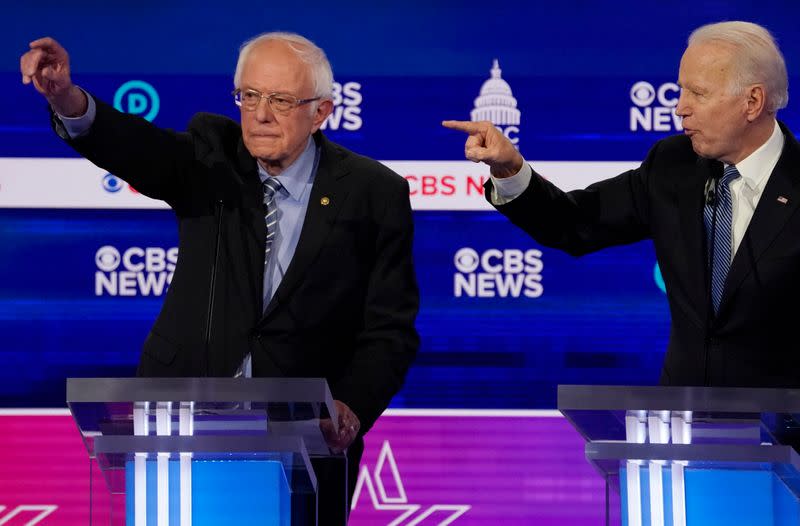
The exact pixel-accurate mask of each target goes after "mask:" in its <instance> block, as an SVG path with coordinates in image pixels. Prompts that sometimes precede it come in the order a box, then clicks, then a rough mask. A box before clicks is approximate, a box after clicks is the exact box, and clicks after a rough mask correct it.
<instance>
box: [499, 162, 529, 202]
mask: <svg viewBox="0 0 800 526" xmlns="http://www.w3.org/2000/svg"><path fill="white" fill-rule="evenodd" d="M532 177H533V170H532V169H531V166H530V165H529V164H528V163H527V162H525V160H523V161H522V168H520V169H519V172H517V173H516V174H515V175H512V176H511V177H504V178H502V179H498V178H497V177H495V176H493V175H492V176H491V178H492V204H495V205H504V204H506V203H510V202H511V201H513V200H514V199H516V198H517V197H519V196H520V195H522V192H524V191H525V190H527V188H528V185H529V184H531V178H532Z"/></svg>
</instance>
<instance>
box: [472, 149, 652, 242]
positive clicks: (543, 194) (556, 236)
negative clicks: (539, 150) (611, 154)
mask: <svg viewBox="0 0 800 526" xmlns="http://www.w3.org/2000/svg"><path fill="white" fill-rule="evenodd" d="M658 148H659V145H658V144H656V146H654V147H653V149H652V150H651V151H650V153H649V154H648V156H647V159H646V160H645V161H644V162H643V163H642V165H641V166H640V167H639V168H637V169H635V170H630V171H628V172H625V173H623V174H620V175H618V176H617V177H614V178H611V179H606V180H604V181H600V182H598V183H595V184H593V185H591V186H589V187H588V188H586V189H585V190H575V191H572V192H562V191H561V190H559V189H558V188H557V187H556V186H555V185H553V184H552V183H550V182H549V181H547V180H546V179H544V178H543V177H542V176H540V175H539V174H537V173H536V172H535V171H534V173H533V177H532V178H531V182H530V184H529V186H528V188H527V189H526V190H525V191H524V192H523V193H522V195H520V196H519V197H517V198H516V199H514V200H513V201H510V202H508V203H506V204H502V205H493V206H495V208H496V209H497V210H498V211H499V212H500V213H502V214H503V215H505V216H506V217H508V218H509V219H510V220H511V222H512V223H514V224H515V225H517V226H519V227H520V228H522V229H523V230H524V231H525V232H527V233H528V235H530V236H531V237H532V238H533V239H535V240H536V241H538V242H539V243H541V244H542V245H545V246H548V247H552V248H558V249H561V250H564V251H566V252H568V253H569V254H572V255H575V256H580V255H583V254H586V253H589V252H594V251H596V250H600V249H602V248H605V247H609V246H613V245H624V244H628V243H634V242H636V241H640V240H642V239H645V238H647V237H649V236H650V234H651V230H650V205H649V193H650V183H651V181H650V179H651V177H652V172H653V170H654V167H655V165H656V164H657V161H656V158H657V156H658ZM485 190H486V198H487V200H489V202H490V203H492V200H491V194H492V182H491V180H489V181H488V182H487V183H486V187H485Z"/></svg>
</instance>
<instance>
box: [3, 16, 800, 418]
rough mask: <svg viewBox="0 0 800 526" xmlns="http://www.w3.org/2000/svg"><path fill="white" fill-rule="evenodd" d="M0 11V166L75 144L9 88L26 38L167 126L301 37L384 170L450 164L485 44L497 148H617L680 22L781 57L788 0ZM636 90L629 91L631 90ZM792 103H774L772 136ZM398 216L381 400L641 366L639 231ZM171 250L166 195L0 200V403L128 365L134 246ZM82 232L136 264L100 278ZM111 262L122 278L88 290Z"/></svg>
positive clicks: (658, 105)
mask: <svg viewBox="0 0 800 526" xmlns="http://www.w3.org/2000/svg"><path fill="white" fill-rule="evenodd" d="M14 4H15V3H14V2H5V3H3V5H2V6H0V16H2V18H3V20H4V21H5V24H4V30H3V31H2V32H0V156H1V157H46V158H53V157H55V158H61V157H74V156H75V154H74V152H72V151H71V150H69V149H68V148H67V147H66V146H64V144H63V143H61V142H60V141H59V140H58V138H57V137H56V136H55V135H54V134H53V133H52V131H51V130H50V127H49V124H48V117H47V112H46V107H45V103H44V102H43V100H42V99H41V97H39V95H38V94H36V93H35V92H34V90H33V89H32V88H31V87H30V86H22V84H21V83H20V75H19V71H18V63H19V56H20V55H21V54H22V53H23V52H24V51H25V50H26V49H27V43H28V42H29V41H31V40H33V39H34V38H37V37H39V36H43V35H52V36H54V37H55V38H56V39H58V40H59V41H60V42H61V43H62V44H63V45H64V46H65V47H66V48H67V49H68V50H69V51H70V53H71V56H72V63H73V65H72V71H73V78H74V80H75V82H76V83H78V84H80V85H81V86H83V87H85V88H86V89H88V90H89V91H91V92H92V93H93V94H95V95H96V96H98V97H99V98H101V99H104V100H106V101H109V102H112V101H113V100H114V98H115V97H118V98H119V99H120V103H119V104H120V107H121V108H122V109H123V110H126V111H131V112H141V113H147V112H150V111H151V110H153V107H154V98H153V96H152V93H150V92H149V91H147V90H139V91H137V90H136V89H133V90H129V91H126V92H125V93H122V91H125V90H124V88H123V86H125V84H126V83H127V82H129V81H131V80H140V81H144V82H146V83H147V84H148V85H150V86H152V87H153V90H154V91H155V92H156V93H157V97H158V111H157V113H155V115H154V117H153V119H154V122H155V123H156V124H158V125H160V126H163V127H169V128H175V129H182V128H184V127H185V125H186V123H187V122H188V120H189V119H190V117H191V115H192V114H193V113H194V112H196V111H212V112H218V113H223V114H227V115H230V116H231V117H233V118H236V116H237V111H238V110H237V109H236V107H235V106H234V105H233V103H232V99H231V97H230V91H231V89H232V70H233V68H234V66H235V59H236V52H237V49H238V46H239V45H240V44H241V42H242V41H244V40H246V39H247V38H248V37H250V36H253V35H255V34H257V33H260V32H263V31H267V30H292V31H297V32H300V33H303V34H304V35H306V36H308V37H309V38H311V39H312V40H314V41H316V42H317V43H318V44H319V45H320V46H321V47H323V48H324V49H326V51H327V53H328V55H329V57H330V59H331V62H332V64H333V67H334V72H335V77H336V80H337V81H338V82H339V84H340V87H341V88H342V91H341V94H340V95H341V96H340V97H339V100H338V102H339V104H338V106H337V110H338V113H337V121H331V122H329V126H328V129H327V133H328V135H329V137H331V138H332V139H333V140H335V141H337V142H340V143H342V144H343V145H345V146H346V147H349V148H351V149H354V150H356V151H358V152H360V153H363V154H366V155H369V156H371V157H374V158H377V159H380V160H387V161H397V160H412V161H437V160H460V159H461V155H462V152H463V137H462V136H461V135H459V134H457V133H454V132H450V131H448V130H444V129H442V128H441V127H440V125H439V123H440V121H441V120H442V119H446V118H458V119H469V115H470V111H471V110H472V109H473V108H474V99H475V97H477V96H478V94H479V90H480V87H481V85H482V84H483V82H484V81H485V80H486V79H487V78H488V77H489V69H490V67H491V65H492V61H493V60H494V59H498V60H499V63H500V67H501V68H502V76H503V78H504V79H505V80H506V81H507V82H508V84H509V85H510V87H511V89H512V90H513V96H514V97H515V98H516V100H517V103H518V106H517V107H518V109H519V110H520V112H521V115H522V120H521V123H520V125H519V127H518V128H519V129H518V130H517V131H515V135H516V137H518V138H519V148H520V150H521V151H522V153H523V154H524V155H525V156H526V157H527V158H529V159H533V160H539V161H545V160H550V161H575V160H581V161H636V160H640V159H642V158H643V157H644V155H645V154H646V152H647V149H648V148H649V147H650V146H651V145H652V144H653V143H654V142H655V141H656V140H658V139H659V138H661V137H664V136H666V135H669V134H671V133H675V132H677V131H679V130H678V129H677V128H676V127H675V125H674V123H672V121H671V120H670V116H669V114H668V112H669V110H670V105H671V104H673V103H674V97H675V96H676V93H674V92H671V91H670V84H669V83H671V82H674V81H675V78H676V75H677V66H678V61H679V59H680V55H681V53H682V51H683V48H684V45H685V40H686V37H687V36H688V34H689V32H690V31H691V30H692V29H693V28H695V27H697V26H699V25H701V24H704V23H707V22H712V21H718V20H723V19H747V20H752V21H756V22H759V23H762V24H764V25H765V26H767V27H768V28H769V29H770V30H772V31H773V33H774V34H775V35H776V36H777V38H778V40H779V42H780V44H781V46H782V49H783V52H784V54H785V57H786V62H787V66H788V68H789V71H790V75H791V73H792V72H794V73H798V72H800V62H799V61H800V34H799V33H798V32H797V30H796V21H797V20H798V19H800V4H798V3H797V2H789V1H786V2H764V1H760V2H750V1H739V2H734V3H731V2H723V1H711V0H708V1H693V2H669V3H666V2H652V3H648V2H632V1H628V0H623V1H618V2H614V3H613V6H612V5H609V4H604V5H602V6H600V5H595V3H593V2H585V1H567V2H561V3H558V4H557V5H556V3H553V2H499V3H498V2H494V3H487V2H440V3H436V2H434V3H433V5H431V4H430V3H428V2H426V3H422V2H403V3H396V4H394V5H392V4H387V5H382V6H376V5H374V4H373V3H369V4H367V3H364V5H361V3H359V2H338V3H335V4H331V3H327V2H326V3H323V2H306V3H304V4H303V5H299V4H296V3H294V4H290V5H287V6H286V7H265V6H262V5H259V4H258V3H246V2H245V3H242V2H238V3H231V2H212V1H201V2H197V1H193V2H188V1H187V2H184V1H166V2H146V1H145V2H116V3H114V5H113V6H108V5H104V4H103V3H99V2H90V1H85V0H84V1H73V2H69V3H68V5H66V4H64V3H63V2H55V1H43V2H38V3H36V4H35V5H31V6H28V5H22V3H21V2H20V3H19V5H14ZM796 79H797V77H796V76H791V78H790V87H791V86H793V85H794V83H795V82H796ZM639 82H646V83H647V85H648V86H650V88H646V89H645V92H643V93H642V92H636V93H632V88H633V86H634V85H636V84H637V83H639ZM648 89H651V90H652V92H651V93H649V92H648ZM659 91H661V95H662V96H661V97H659V96H658V94H657V93H658V92H659ZM651 98H653V100H652V101H651V100H650V99H651ZM799 107H800V106H797V105H792V104H791V103H790V106H789V108H788V109H787V110H785V111H784V112H782V113H781V115H780V117H781V119H782V120H784V121H786V122H787V123H788V124H789V126H790V127H793V128H794V129H798V128H799V127H800V115H798V111H800V110H798V109H797V108H799ZM656 114H660V115H663V116H664V119H663V120H662V121H656V122H660V123H661V124H660V125H658V124H654V121H650V120H648V119H651V118H653V117H652V116H653V115H656ZM632 115H635V116H639V117H638V120H637V119H634V122H632V117H631V116H632ZM653 128H657V129H660V130H661V131H657V130H653ZM16 177H24V174H17V175H16ZM98 184H99V182H98ZM3 190H4V188H0V197H2V192H3ZM41 191H42V192H47V191H48V189H47V188H46V187H45V188H42V190H41ZM415 223H416V241H415V258H416V264H417V272H418V276H419V282H420V288H421V293H422V308H421V312H420V316H419V320H418V329H419V331H420V334H421V336H422V348H421V352H420V355H419V358H418V360H417V362H416V364H415V366H414V367H413V369H412V371H411V372H410V374H409V377H408V381H407V384H406V387H405V388H404V390H403V391H402V393H401V394H400V395H399V396H398V397H397V398H396V399H395V401H394V405H395V406H398V407H454V408H458V407H487V408H506V407H509V408H550V407H554V404H555V385H556V384H558V383H600V384H613V383H620V384H640V383H654V382H656V381H657V379H658V374H659V370H660V364H661V360H662V358H663V352H664V349H665V346H666V339H667V335H668V328H669V313H668V310H667V305H666V299H665V297H664V293H663V291H662V290H661V289H660V288H659V283H658V280H657V274H656V273H655V272H654V270H655V257H654V253H653V249H652V246H651V244H650V243H640V244H636V245H632V246H627V247H619V248H615V249H610V250H606V251H603V252H601V253H597V254H594V255H590V256H586V257H583V258H579V259H575V258H572V257H570V256H567V255H564V254H561V253H559V252H557V251H553V250H550V249H545V248H542V247H540V246H538V245H537V244H536V243H535V242H534V241H532V240H530V239H529V238H527V236H525V235H524V234H523V233H522V232H520V231H519V230H517V229H516V228H515V227H513V226H511V225H510V224H509V223H508V222H507V221H506V220H505V219H504V218H502V217H501V216H499V215H498V214H496V213H493V212H484V211H462V212H455V211H419V210H418V211H416V212H415ZM176 242H177V236H176V233H175V228H174V219H173V217H172V214H171V212H169V211H166V210H103V209H83V210H77V209H68V208H59V209H26V208H14V207H10V206H6V207H5V208H2V209H0V255H2V258H1V259H0V261H2V263H1V264H0V331H1V332H2V338H1V339H0V363H2V367H0V405H2V406H61V405H63V403H64V378H66V377H68V376H116V375H129V374H132V373H133V371H134V368H135V364H136V362H137V360H138V354H139V349H140V346H141V342H142V341H143V339H144V337H145V335H146V333H147V330H148V329H149V326H150V324H151V323H152V321H153V319H154V318H155V316H156V314H157V312H158V309H159V308H160V304H161V300H162V293H163V290H162V285H163V284H164V283H165V282H166V280H167V279H168V273H169V271H168V269H167V268H164V269H162V268H161V267H160V266H159V265H158V261H160V260H159V258H160V257H162V256H164V257H166V254H167V253H168V252H169V250H170V249H171V248H173V247H174V246H175V245H176ZM102 247H111V248H105V249H103V250H105V252H106V253H107V252H108V251H109V250H111V251H112V252H113V251H116V252H117V253H119V254H123V255H124V254H126V252H127V251H131V250H132V252H129V256H130V259H131V261H134V262H145V261H147V259H146V256H145V255H144V254H146V253H149V254H150V255H151V256H152V258H151V260H150V263H152V264H151V265H149V266H148V265H147V264H145V265H144V268H143V269H139V268H138V267H137V269H135V270H132V269H130V268H124V265H122V266H121V267H119V268H114V269H113V270H104V268H103V267H102V265H101V264H100V263H98V259H97V257H98V252H101V253H102V252H103V250H101V248H102ZM148 249H150V250H149V252H148ZM495 251H497V252H495ZM159 254H161V255H159ZM484 257H485V259H486V260H487V262H489V263H490V264H488V265H485V264H482V262H481V259H482V258H484ZM476 258H477V259H476ZM520 258H522V260H524V261H525V262H526V263H527V264H526V265H523V268H519V267H518V266H517V265H516V262H518V261H519V260H520ZM496 265H499V266H500V267H502V270H499V271H498V270H497V267H496ZM124 272H131V273H132V274H131V276H132V277H130V280H132V281H130V283H128V282H126V283H128V285H130V287H128V288H125V286H123V287H122V289H120V288H119V287H117V289H115V290H111V287H110V286H109V285H108V283H110V280H111V279H112V278H111V277H110V276H111V274H112V273H118V274H117V277H116V278H113V279H118V280H125V279H127V278H125V277H121V274H119V273H124ZM134 274H135V275H134ZM103 284H105V285H103ZM480 284H482V285H480ZM121 290H122V291H127V292H120V291H121ZM481 290H482V291H483V292H481ZM145 293H147V294H145ZM124 294H128V295H124Z"/></svg>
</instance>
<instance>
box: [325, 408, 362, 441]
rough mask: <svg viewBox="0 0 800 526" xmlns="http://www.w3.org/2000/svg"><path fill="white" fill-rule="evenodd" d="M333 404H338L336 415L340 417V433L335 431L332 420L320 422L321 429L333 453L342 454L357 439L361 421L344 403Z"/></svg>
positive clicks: (327, 419)
mask: <svg viewBox="0 0 800 526" xmlns="http://www.w3.org/2000/svg"><path fill="white" fill-rule="evenodd" d="M333 403H334V404H336V413H337V414H338V417H339V420H338V422H339V432H338V433H337V432H336V431H334V429H333V423H332V422H331V419H330V418H323V419H322V420H320V422H319V427H320V429H322V434H323V435H324V436H325V441H326V442H327V443H328V447H330V448H331V451H333V452H334V453H341V452H342V451H344V450H345V449H347V448H348V447H350V444H352V443H353V441H354V440H355V439H356V436H357V435H358V431H359V430H360V429H361V421H360V420H359V419H358V417H357V416H356V414H355V413H354V412H353V411H352V410H351V409H350V408H349V407H347V404H345V403H344V402H342V401H340V400H334V401H333Z"/></svg>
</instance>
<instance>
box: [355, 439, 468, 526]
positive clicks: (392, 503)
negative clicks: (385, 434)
mask: <svg viewBox="0 0 800 526" xmlns="http://www.w3.org/2000/svg"><path fill="white" fill-rule="evenodd" d="M387 466H388V469H389V472H390V474H391V476H392V478H393V479H394V484H395V486H396V488H397V496H395V497H390V496H389V495H387V493H386V487H385V486H384V484H383V476H382V475H383V473H382V472H383V470H384V467H387ZM365 487H366V489H367V493H368V494H369V498H370V501H371V503H372V507H373V508H374V509H375V510H379V511H403V513H402V514H401V515H400V516H398V517H396V518H395V519H394V520H393V521H392V522H390V523H389V524H387V526H401V525H402V524H404V522H403V521H405V520H406V519H411V520H410V522H407V523H405V526H417V525H418V524H421V523H422V521H424V520H425V519H427V518H428V517H430V516H431V515H433V514H434V513H436V512H440V511H448V512H452V513H451V514H450V515H449V516H448V517H446V518H445V519H444V520H442V521H440V522H439V523H437V524H438V526H447V525H448V524H451V523H452V522H453V521H455V520H456V519H457V518H459V517H460V516H461V515H463V514H465V513H466V512H467V511H469V509H470V508H471V506H470V505H469V504H434V505H432V506H429V507H428V508H426V509H425V510H423V511H422V513H420V514H419V515H416V513H417V512H418V511H420V509H421V508H422V506H421V505H420V504H409V502H408V496H407V495H406V490H405V486H403V480H402V479H401V477H400V470H399V469H398V468H397V462H396V461H395V459H394V453H392V447H391V445H390V444H389V441H388V440H384V442H383V446H382V447H381V452H380V454H379V455H378V462H377V463H376V464H375V470H374V473H373V474H372V476H370V472H369V467H368V466H361V470H360V471H359V473H358V481H357V482H356V489H355V491H354V492H353V504H352V507H351V509H352V510H355V509H356V507H357V506H358V501H359V497H361V491H362V490H363V489H364V488H365ZM415 515H416V516H415Z"/></svg>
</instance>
